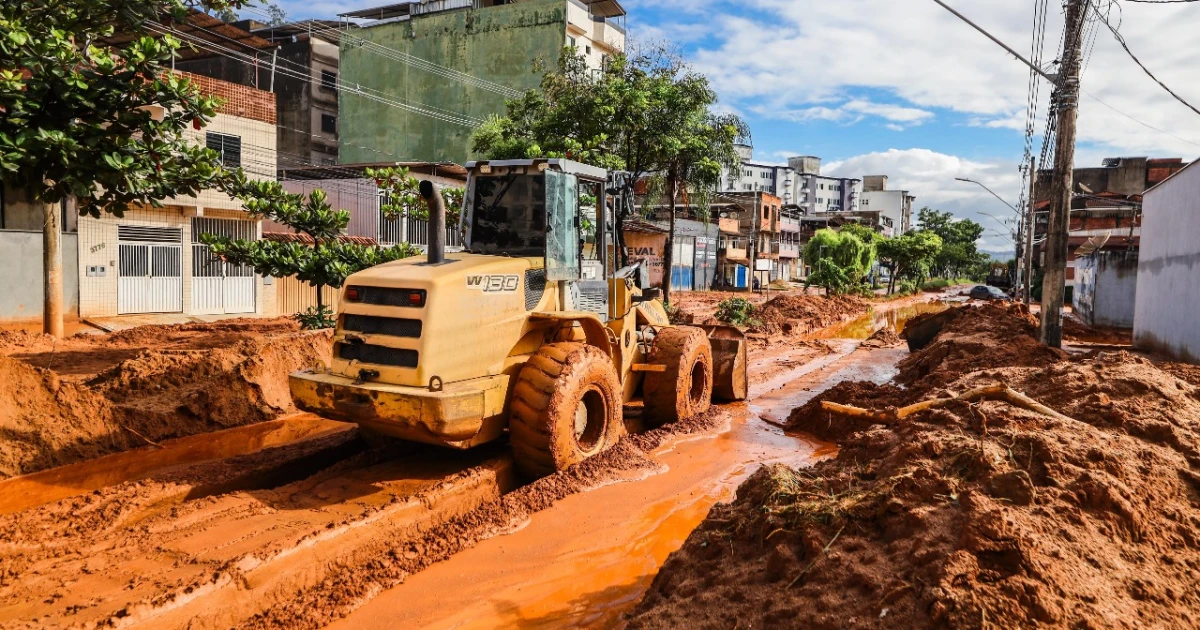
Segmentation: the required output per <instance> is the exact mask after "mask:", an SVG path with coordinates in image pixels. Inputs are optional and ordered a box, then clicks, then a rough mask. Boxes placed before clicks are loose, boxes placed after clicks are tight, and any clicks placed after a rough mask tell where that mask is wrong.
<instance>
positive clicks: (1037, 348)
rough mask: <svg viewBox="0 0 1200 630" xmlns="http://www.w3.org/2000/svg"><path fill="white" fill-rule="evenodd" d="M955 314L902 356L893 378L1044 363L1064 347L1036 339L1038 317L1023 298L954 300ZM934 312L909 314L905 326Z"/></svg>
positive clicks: (926, 379) (943, 376) (948, 376)
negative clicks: (968, 303)
mask: <svg viewBox="0 0 1200 630" xmlns="http://www.w3.org/2000/svg"><path fill="white" fill-rule="evenodd" d="M952 311H953V312H954V313H956V314H957V317H955V319H954V320H952V321H951V322H950V323H949V324H947V325H946V327H945V328H944V329H943V330H942V332H941V333H939V334H938V336H937V337H936V338H935V339H934V341H933V343H931V344H929V345H928V346H927V347H925V348H924V349H922V350H921V351H920V352H918V353H916V354H913V355H910V356H909V357H907V358H905V359H904V360H903V361H901V362H900V365H899V367H900V375H899V376H898V377H896V380H897V381H898V382H899V383H901V384H903V385H909V386H913V385H917V384H920V385H923V386H926V387H929V386H933V385H938V384H945V383H948V382H950V381H952V380H954V379H956V378H958V377H959V376H961V375H962V374H965V373H967V372H971V371H974V370H982V369H987V368H991V367H1008V366H1035V367H1043V366H1048V365H1051V364H1053V363H1056V362H1058V361H1064V360H1066V357H1067V355H1066V353H1064V352H1061V351H1059V350H1055V349H1053V348H1048V347H1046V346H1043V345H1042V344H1041V343H1039V342H1038V340H1037V327H1038V321H1037V318H1036V317H1034V316H1033V315H1032V314H1031V313H1030V312H1029V309H1028V308H1027V307H1026V306H1024V305H1023V304H1016V303H1001V302H985V303H983V304H981V305H979V306H958V307H954V308H953V309H952ZM933 316H934V315H922V316H919V317H915V318H913V319H912V320H910V321H909V322H908V323H907V324H906V326H907V327H909V328H912V327H915V326H917V325H919V323H920V322H921V321H922V320H923V319H925V318H927V317H933Z"/></svg>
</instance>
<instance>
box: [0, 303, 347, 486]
mask: <svg viewBox="0 0 1200 630" xmlns="http://www.w3.org/2000/svg"><path fill="white" fill-rule="evenodd" d="M0 337H2V338H0V345H2V346H3V349H4V350H3V351H4V352H5V354H7V356H0V478H4V477H11V476H14V475H19V474H25V473H29V472H34V471H37V470H42V469H45V468H50V467H53V466H61V465H63V464H68V463H71V462H75V461H80V460H83V459H89V458H93V457H97V456H100V455H105V454H108V453H114V452H118V451H123V450H128V449H130V448H136V447H139V446H146V445H147V444H148V443H154V442H158V441H161V440H163V439H168V438H174V437H182V436H186V435H193V434H196V433H205V432H210V431H216V430H219V429H224V428H230V427H234V426H240V425H243V424H249V423H254V422H261V421H264V420H269V419H272V418H275V417H277V416H279V415H280V414H282V413H286V412H290V411H294V410H295V408H294V407H293V406H292V402H291V396H290V394H289V392H288V385H287V375H288V373H290V372H292V371H295V370H297V369H300V368H303V367H308V366H311V365H313V364H314V363H316V362H325V361H327V360H328V357H327V354H328V352H329V350H328V348H329V333H328V332H327V331H326V332H319V333H304V332H300V331H299V330H298V329H297V328H296V326H295V324H294V323H293V322H290V321H288V320H265V321H259V320H245V321H244V322H241V323H239V322H237V321H235V322H228V321H226V322H220V323H215V324H185V325H181V326H143V327H140V328H135V329H131V330H127V331H123V332H120V333H115V334H113V335H76V336H75V337H72V338H69V339H64V340H59V341H58V342H57V343H55V341H54V340H53V339H52V338H49V337H44V336H42V335H31V334H29V333H12V332H9V333H0Z"/></svg>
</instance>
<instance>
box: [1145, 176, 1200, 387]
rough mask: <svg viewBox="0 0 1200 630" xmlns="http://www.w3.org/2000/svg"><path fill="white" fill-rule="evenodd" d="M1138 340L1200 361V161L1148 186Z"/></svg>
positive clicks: (1161, 349)
mask: <svg viewBox="0 0 1200 630" xmlns="http://www.w3.org/2000/svg"><path fill="white" fill-rule="evenodd" d="M1144 204H1145V205H1144V206H1143V208H1142V233H1141V244H1140V254H1139V258H1138V271H1137V286H1136V294H1137V295H1136V297H1135V306H1134V314H1133V344H1134V346H1135V347H1137V348H1139V349H1145V350H1154V351H1158V352H1162V353H1165V354H1167V355H1169V356H1171V357H1173V358H1175V359H1178V360H1181V361H1188V362H1190V363H1200V325H1197V324H1196V312H1197V309H1200V282H1196V268H1197V264H1198V263H1200V240H1198V239H1197V238H1196V235H1197V234H1200V161H1197V162H1192V164H1191V165H1189V166H1188V167H1186V168H1184V169H1183V170H1181V171H1179V172H1177V173H1175V174H1174V175H1171V176H1170V177H1168V178H1167V179H1166V180H1164V181H1163V182H1162V183H1160V184H1158V185H1157V186H1154V187H1153V188H1151V189H1149V190H1147V191H1146V194H1145V198H1144Z"/></svg>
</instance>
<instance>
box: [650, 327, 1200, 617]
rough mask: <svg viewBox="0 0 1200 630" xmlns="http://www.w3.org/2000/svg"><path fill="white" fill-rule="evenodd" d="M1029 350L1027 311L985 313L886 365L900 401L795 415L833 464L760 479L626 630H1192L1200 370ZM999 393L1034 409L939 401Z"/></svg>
mask: <svg viewBox="0 0 1200 630" xmlns="http://www.w3.org/2000/svg"><path fill="white" fill-rule="evenodd" d="M1031 332H1032V328H1031V321H1030V318H1029V316H1028V313H1027V312H1024V311H1023V310H1022V309H1021V308H1019V307H1004V306H999V305H987V306H981V307H979V308H978V309H976V310H974V311H972V312H969V313H964V314H963V315H962V316H961V317H959V318H958V319H957V320H955V321H954V322H952V323H951V324H950V325H949V326H948V327H947V328H946V329H945V330H944V331H943V332H942V334H941V335H939V337H937V338H936V339H935V341H934V343H933V344H931V345H929V346H928V347H926V348H925V349H924V350H922V351H921V352H919V353H917V354H914V355H912V356H910V357H908V358H906V359H904V360H903V361H902V362H900V364H899V365H898V369H899V374H898V375H897V379H896V380H897V381H900V382H902V383H904V385H905V386H898V385H897V384H895V383H881V382H879V381H878V380H871V379H859V380H857V381H847V382H844V383H841V384H839V385H837V386H835V387H833V388H831V389H829V390H828V391H826V392H825V393H823V394H821V395H820V396H819V397H817V398H814V399H812V400H810V401H808V402H806V403H804V404H802V405H800V406H799V407H797V408H796V409H795V410H794V411H793V412H792V413H791V414H790V415H789V416H788V418H787V420H786V425H787V426H788V427H789V428H790V429H793V430H802V431H805V432H808V433H809V434H812V435H814V436H817V437H819V438H821V439H825V440H829V441H832V442H834V443H836V444H837V445H838V447H839V450H838V453H837V456H836V457H834V458H832V459H829V460H826V461H824V462H821V463H818V464H817V465H816V466H815V467H813V468H811V469H808V470H800V469H796V468H794V467H788V466H782V465H772V466H768V467H764V468H763V469H761V470H759V471H758V472H757V473H755V474H754V475H753V476H752V477H751V478H750V479H748V480H747V481H746V482H745V483H743V485H742V486H740V487H739V489H738V491H737V498H736V500H734V501H733V502H731V503H728V504H721V505H719V506H717V507H716V508H715V509H714V510H713V512H712V513H711V514H710V516H709V517H708V518H707V519H706V520H705V521H704V522H703V523H702V524H701V525H700V526H699V527H698V528H697V529H696V530H695V531H694V532H693V533H692V534H691V536H690V537H689V539H688V541H687V543H686V544H685V545H684V546H683V547H681V549H680V551H678V552H676V553H675V554H673V555H672V556H671V557H670V558H669V559H668V561H667V562H666V563H665V565H664V567H663V569H662V571H661V572H660V573H659V574H658V575H657V576H656V577H655V579H654V582H653V585H652V587H651V589H650V591H649V593H648V595H647V597H646V598H645V599H644V600H643V601H641V602H640V603H639V604H638V606H637V607H636V609H635V611H634V612H633V613H632V615H631V616H630V617H629V618H627V622H628V625H629V627H631V628H679V627H694V628H726V627H736V626H742V627H802V628H915V627H948V628H993V627H1050V628H1099V627H1155V628H1168V627H1170V628H1184V627H1195V626H1196V625H1197V623H1198V622H1200V619H1198V618H1197V616H1196V612H1195V611H1196V610H1197V605H1198V604H1200V599H1198V598H1197V597H1198V596H1197V594H1196V590H1195V588H1194V585H1195V583H1196V578H1197V576H1198V575H1200V574H1198V573H1197V572H1198V571H1200V544H1198V543H1197V540H1198V538H1197V534H1196V532H1197V530H1198V528H1200V493H1198V490H1200V482H1198V481H1197V479H1200V475H1198V473H1197V471H1198V470H1200V457H1198V456H1197V455H1198V453H1200V450H1198V449H1200V406H1198V401H1200V390H1197V387H1196V385H1197V380H1196V379H1195V368H1194V367H1185V366H1179V365H1175V364H1168V363H1162V362H1152V361H1150V360H1148V359H1146V358H1144V357H1140V356H1136V355H1132V354H1129V353H1124V352H1101V353H1093V354H1091V355H1089V356H1086V357H1069V356H1067V355H1065V354H1062V353H1052V352H1048V351H1046V349H1045V348H1041V347H1040V346H1036V344H1035V343H1030V342H1029V339H1031V337H1030V334H1031ZM995 385H1000V386H1007V387H1010V388H1012V389H1013V390H1016V391H1018V392H1021V393H1023V395H1024V396H1025V397H1026V398H1028V399H1032V400H1033V401H1035V402H1036V403H1038V404H1040V405H1041V407H1040V408H1039V407H1031V406H1024V405H1025V403H1021V404H1017V403H1018V402H1019V401H1020V399H995V398H989V397H985V398H982V399H973V400H971V401H966V400H961V401H960V400H951V398H952V397H954V396H956V395H960V394H963V393H964V392H970V391H978V390H979V388H983V387H985V386H995ZM930 400H933V401H940V404H938V405H937V406H935V407H931V408H927V409H925V410H924V411H919V412H917V413H915V415H912V416H908V417H904V418H898V417H897V416H896V415H895V413H896V411H895V410H896V408H897V407H901V406H904V405H909V404H912V403H916V402H918V401H930ZM822 401H830V402H835V403H839V404H842V405H853V406H856V407H860V408H862V409H864V410H867V411H872V412H873V413H874V414H875V416H874V417H871V418H867V417H856V416H851V415H846V414H844V413H842V412H835V411H833V410H831V409H829V408H827V407H825V406H824V405H822V404H821V403H822Z"/></svg>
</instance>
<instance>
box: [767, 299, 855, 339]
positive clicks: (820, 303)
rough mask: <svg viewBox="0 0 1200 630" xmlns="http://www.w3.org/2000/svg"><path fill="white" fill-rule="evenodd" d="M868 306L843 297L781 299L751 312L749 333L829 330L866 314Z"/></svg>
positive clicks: (798, 332)
mask: <svg viewBox="0 0 1200 630" xmlns="http://www.w3.org/2000/svg"><path fill="white" fill-rule="evenodd" d="M870 308H871V305H870V303H869V302H867V301H866V300H864V299H862V298H857V297H852V296H846V295H835V296H825V295H781V296H779V297H777V298H774V299H772V300H771V301H769V302H767V303H766V304H764V305H762V307H760V308H757V309H755V311H754V319H756V320H758V321H759V324H758V325H757V326H755V327H754V328H751V329H750V330H751V332H754V333H760V334H767V335H775V334H780V333H782V334H785V335H799V334H804V333H809V332H812V331H814V330H818V329H821V328H825V327H827V326H832V325H834V324H837V323H839V322H842V321H844V320H846V319H849V318H851V317H857V316H859V315H862V314H864V313H866V312H867V311H868V310H870Z"/></svg>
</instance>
